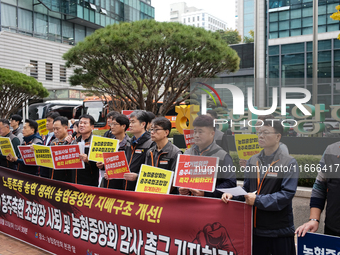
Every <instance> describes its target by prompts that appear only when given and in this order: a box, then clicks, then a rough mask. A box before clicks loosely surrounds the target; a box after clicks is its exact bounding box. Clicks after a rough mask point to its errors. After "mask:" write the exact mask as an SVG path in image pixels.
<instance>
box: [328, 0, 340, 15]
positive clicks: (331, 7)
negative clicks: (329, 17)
mask: <svg viewBox="0 0 340 255" xmlns="http://www.w3.org/2000/svg"><path fill="white" fill-rule="evenodd" d="M338 5H339V3H335V4H328V5H327V12H328V14H332V13H334V12H337V9H336V7H337V6H338Z"/></svg>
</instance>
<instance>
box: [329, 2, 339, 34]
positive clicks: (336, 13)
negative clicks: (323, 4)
mask: <svg viewBox="0 0 340 255" xmlns="http://www.w3.org/2000/svg"><path fill="white" fill-rule="evenodd" d="M335 8H336V9H337V10H338V11H337V12H334V13H333V14H332V15H331V16H330V17H331V18H332V19H334V20H340V5H338V6H337V7H335ZM338 39H339V40H340V34H339V35H338Z"/></svg>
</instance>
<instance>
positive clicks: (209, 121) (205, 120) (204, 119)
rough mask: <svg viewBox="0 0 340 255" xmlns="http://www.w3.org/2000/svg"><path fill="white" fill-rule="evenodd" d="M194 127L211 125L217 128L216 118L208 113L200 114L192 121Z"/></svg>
mask: <svg viewBox="0 0 340 255" xmlns="http://www.w3.org/2000/svg"><path fill="white" fill-rule="evenodd" d="M192 125H193V126H194V127H211V128H213V129H214V130H215V127H214V119H213V118H212V117H210V116H208V115H200V116H198V117H197V118H196V119H195V120H194V122H193V123H192Z"/></svg>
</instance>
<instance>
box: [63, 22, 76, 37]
mask: <svg viewBox="0 0 340 255" xmlns="http://www.w3.org/2000/svg"><path fill="white" fill-rule="evenodd" d="M73 32H74V31H73V24H72V23H70V22H67V21H63V37H64V38H66V39H69V40H72V39H74V35H73Z"/></svg>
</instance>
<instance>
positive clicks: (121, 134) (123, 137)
mask: <svg viewBox="0 0 340 255" xmlns="http://www.w3.org/2000/svg"><path fill="white" fill-rule="evenodd" d="M129 126H130V124H129V118H128V117H126V115H124V114H118V115H115V116H113V117H112V121H111V134H112V135H114V136H115V137H116V138H115V139H117V140H119V148H118V151H125V148H126V146H127V144H128V142H129V141H130V137H129V136H128V135H127V134H126V130H127V129H128V128H129ZM97 167H98V168H99V169H100V171H104V173H103V176H104V180H103V182H104V183H103V187H104V188H110V189H123V187H124V183H125V181H124V180H123V179H112V180H109V179H108V176H107V174H106V172H105V166H104V163H103V162H97Z"/></svg>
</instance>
